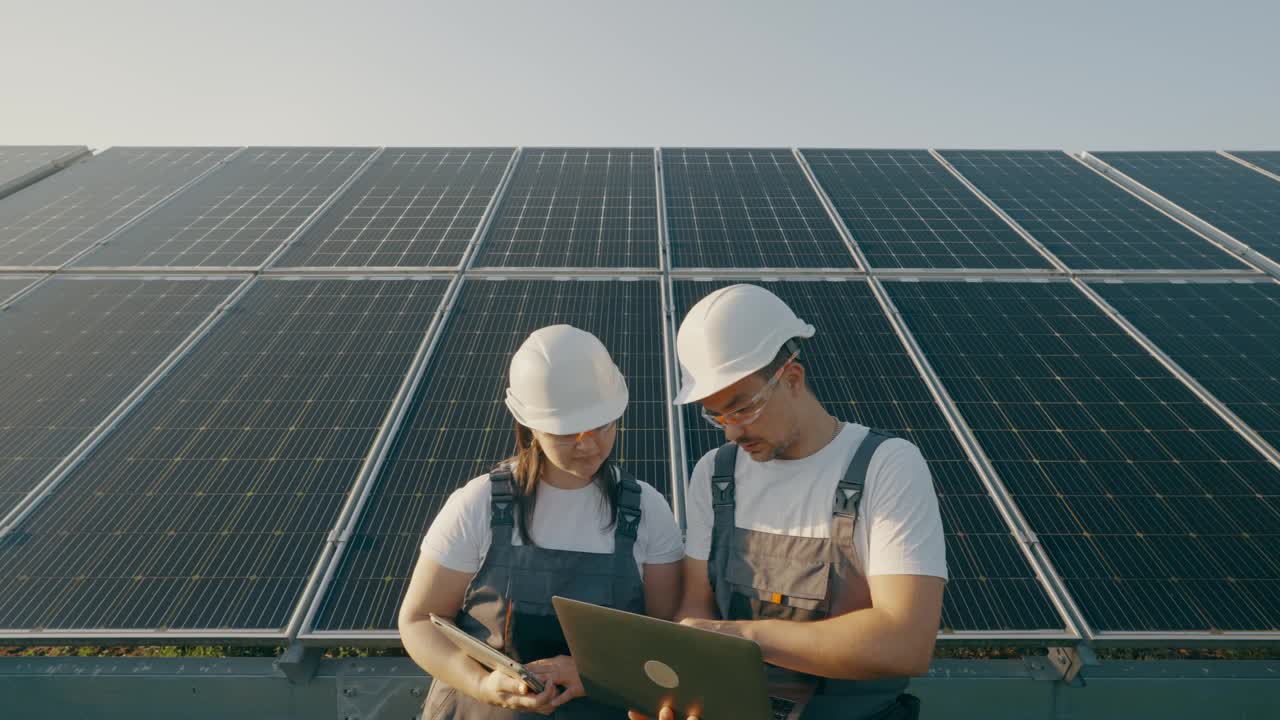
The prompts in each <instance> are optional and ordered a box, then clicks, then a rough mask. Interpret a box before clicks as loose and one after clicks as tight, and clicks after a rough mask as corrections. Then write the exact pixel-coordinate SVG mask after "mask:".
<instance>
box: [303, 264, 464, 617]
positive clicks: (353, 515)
mask: <svg viewBox="0 0 1280 720" xmlns="http://www.w3.org/2000/svg"><path fill="white" fill-rule="evenodd" d="M461 284H462V276H461V275H457V274H455V275H453V276H452V277H450V278H449V285H448V286H447V287H446V288H445V291H444V296H443V297H442V298H441V303H442V305H441V306H440V308H439V309H437V310H436V315H435V317H434V318H432V320H431V324H430V325H428V326H427V329H426V330H425V331H424V332H423V334H422V340H421V342H420V343H419V344H418V347H417V349H416V350H415V351H414V356H413V359H412V360H411V361H410V363H409V368H408V369H407V371H406V372H405V375H404V378H403V379H402V380H401V382H400V387H399V388H397V390H396V394H395V397H394V398H393V399H392V401H391V406H390V408H389V409H388V410H387V414H386V416H385V417H384V419H383V421H382V425H381V426H380V427H379V428H378V433H377V436H376V437H375V438H374V441H373V444H372V445H371V446H370V448H369V452H368V454H367V455H366V456H365V461H364V464H363V465H362V466H361V468H360V470H359V473H358V474H357V476H356V479H355V482H354V483H353V484H352V486H351V489H350V490H349V491H348V492H347V499H346V501H345V502H344V503H343V505H342V508H341V509H339V511H338V517H337V518H336V519H335V520H334V523H333V529H332V530H331V531H330V532H329V538H328V543H327V544H326V546H325V548H324V550H323V552H322V554H321V556H320V558H319V559H318V560H317V561H316V565H315V568H314V569H313V570H312V573H311V577H310V579H309V580H308V581H307V585H306V587H305V588H304V589H303V592H302V594H301V595H300V596H299V598H298V603H297V606H296V608H295V609H294V612H293V615H292V616H291V617H290V619H289V623H288V625H287V626H286V629H285V636H286V637H287V638H288V639H289V640H290V641H292V640H294V639H295V638H296V637H297V636H298V635H299V634H300V633H301V632H304V631H305V630H307V629H309V627H310V625H309V623H310V622H311V618H312V617H313V616H314V614H315V611H316V607H315V603H314V602H313V601H314V600H315V599H317V598H319V597H321V596H322V595H323V594H324V592H325V590H326V588H327V587H328V585H329V583H331V582H332V579H333V574H334V572H335V571H336V569H337V563H338V561H339V559H340V558H339V557H338V555H339V554H340V552H341V546H342V545H344V544H345V543H346V542H347V540H348V539H349V538H350V537H351V530H352V527H353V526H354V524H355V522H356V521H357V520H358V519H359V514H360V511H361V509H363V507H364V504H365V502H367V500H368V496H369V492H370V490H371V489H372V485H373V481H374V478H376V477H377V476H378V471H379V470H381V468H382V465H383V463H384V462H385V461H386V459H387V453H388V451H389V450H390V448H391V443H392V442H393V441H394V440H395V436H396V433H397V432H399V430H400V429H401V427H403V422H404V417H405V413H406V412H407V411H408V408H409V397H410V396H412V394H413V392H414V390H415V389H417V387H418V384H419V383H420V382H421V381H422V376H423V373H424V372H425V370H426V367H427V361H428V360H429V359H430V356H431V352H432V351H433V350H434V349H435V346H436V342H437V340H438V339H439V335H440V328H441V327H443V325H444V323H445V320H446V319H447V318H448V314H449V312H450V311H452V309H453V304H454V299H455V298H456V297H457V292H458V288H459V286H460V285H461Z"/></svg>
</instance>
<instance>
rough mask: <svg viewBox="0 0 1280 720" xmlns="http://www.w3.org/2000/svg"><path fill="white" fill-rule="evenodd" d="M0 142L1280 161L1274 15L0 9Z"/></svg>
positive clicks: (1138, 9)
mask: <svg viewBox="0 0 1280 720" xmlns="http://www.w3.org/2000/svg"><path fill="white" fill-rule="evenodd" d="M0 9H2V10H3V11H2V12H0V18H3V24H4V25H5V29H4V32H3V37H4V40H3V42H0V60H2V61H3V67H4V68H5V73H4V80H3V86H2V89H0V98H3V109H2V110H0V144H37V143H39V144H46V143H58V144H62V143H69V144H88V145H90V146H91V147H95V148H102V147H106V146H110V145H169V144H195V145H217V144H227V145H243V144H259V145H263V144H286V145H307V144H336V145H357V144H360V145H399V144H403V145H479V144H501V145H610V144H617V145H722V146H723V145H751V146H767V145H782V146H839V147H926V146H928V147H942V148H945V147H1061V148H1066V149H1069V150H1080V149H1095V150H1106V149H1125V148H1132V149H1148V148H1152V149H1155V148H1195V149H1200V148H1218V147H1225V148H1240V149H1255V148H1265V149H1280V34H1278V31H1280V2H1278V1H1277V0H1261V1H1255V2H1233V1H1232V0H1213V1H1210V0H1200V1H1198V2H1182V1H1181V0H1178V1H1168V0H1166V1H1163V2H1160V1H1143V2H1126V1H1125V0H1110V1H1107V2H1094V1H1092V0H1089V1H1085V0H1071V1H1069V2H1066V1H1064V2H1056V3H1048V2H1039V1H1038V0H1020V1H1010V2H979V1H968V0H950V1H946V2H929V3H923V2H920V3H917V2H891V1H890V0H885V1H884V2H878V3H866V2H840V3H838V2H823V3H817V2H802V1H800V0H790V1H779V2H772V3H761V2H746V1H739V2H700V1H698V0H683V1H682V2H665V1H653V0H642V1H632V2H627V3H620V2H604V1H597V2H586V1H583V2H562V1H560V0H524V1H521V2H480V1H477V0H468V1H458V2H450V3H438V2H430V1H428V0H418V1H416V2H408V1H398V2H390V1H387V2H382V1H375V0H352V1H349V2H342V3H334V2H325V1H323V0H307V1H306V2H302V1H297V0H287V1H286V0H280V1H273V0H249V1H246V0H206V1H205V2H200V3H195V2H186V1H184V0H168V1H167V2H141V1H137V0H111V1H110V2H107V1H104V0H83V1H79V2H59V1H58V0H42V1H41V2H34V1H25V0H0Z"/></svg>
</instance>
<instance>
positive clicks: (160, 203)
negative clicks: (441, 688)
mask: <svg viewBox="0 0 1280 720" xmlns="http://www.w3.org/2000/svg"><path fill="white" fill-rule="evenodd" d="M245 149H246V148H243V147H239V148H235V149H234V150H232V151H231V152H229V153H227V155H226V156H224V157H223V158H222V159H221V160H219V161H217V162H215V163H213V164H212V165H210V166H209V167H208V168H207V169H206V170H205V171H204V172H202V173H200V174H199V175H196V176H195V177H193V178H191V179H190V180H188V181H186V182H185V183H183V184H182V185H179V186H178V187H177V188H176V189H175V190H174V191H173V192H171V193H169V194H168V195H165V196H164V197H162V198H160V199H159V200H157V201H155V202H154V203H152V204H151V205H148V206H147V207H145V208H143V209H142V211H141V212H139V213H138V214H136V215H134V216H133V217H131V218H129V219H128V220H126V221H125V222H124V224H123V225H120V226H118V227H116V229H115V230H112V231H111V232H109V233H107V234H106V235H103V236H102V237H101V238H99V239H98V240H96V241H94V242H93V243H90V245H89V246H88V247H86V248H85V249H83V250H81V251H80V252H78V253H76V254H75V255H72V256H71V257H70V258H68V259H67V261H66V262H64V263H62V264H61V265H59V266H58V268H57V269H59V270H62V269H66V268H69V267H71V266H72V265H74V264H75V263H76V262H78V261H79V260H80V258H82V257H84V256H86V255H88V254H89V253H91V252H93V251H94V250H97V249H98V248H100V247H102V246H103V245H106V244H107V243H109V242H111V241H112V240H115V239H116V238H118V237H120V236H121V235H122V234H124V233H125V232H127V231H128V230H130V229H132V228H133V227H134V226H135V225H137V224H138V223H140V222H142V221H143V220H145V219H146V218H147V217H149V216H151V215H152V214H153V213H155V211H157V210H159V209H160V208H162V207H164V206H165V205H167V204H169V202H170V201H171V200H173V199H174V198H176V197H178V196H179V195H181V194H183V193H185V192H186V191H187V190H189V189H191V188H192V187H194V186H195V185H196V184H198V183H199V182H201V181H202V180H204V179H205V178H207V177H209V176H210V175H212V174H213V173H214V172H216V171H218V170H219V169H221V168H222V167H223V166H225V165H227V164H228V163H230V162H231V161H232V160H234V159H235V158H236V157H238V156H239V155H240V154H241V153H243V152H244V151H245ZM81 269H82V270H88V269H90V268H88V267H85V268H81ZM94 269H96V268H94ZM150 270H151V272H152V273H153V274H154V273H156V272H162V271H163V270H164V269H163V268H150ZM240 272H244V269H243V268H242V269H241V270H240Z"/></svg>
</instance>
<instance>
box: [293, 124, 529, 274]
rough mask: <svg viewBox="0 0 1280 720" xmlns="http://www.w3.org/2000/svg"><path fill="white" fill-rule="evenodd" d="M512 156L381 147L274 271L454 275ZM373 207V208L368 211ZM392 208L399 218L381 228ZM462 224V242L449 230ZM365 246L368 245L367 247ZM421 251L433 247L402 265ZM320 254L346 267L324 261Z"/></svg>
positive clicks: (493, 150) (505, 151) (479, 150)
mask: <svg viewBox="0 0 1280 720" xmlns="http://www.w3.org/2000/svg"><path fill="white" fill-rule="evenodd" d="M515 151H516V148H510V147H462V148H405V147H395V148H386V149H384V150H383V152H382V154H381V155H380V156H379V157H378V158H377V159H376V160H375V162H374V163H373V164H371V165H370V167H369V169H368V170H367V171H366V172H365V173H364V174H363V175H362V176H361V177H360V178H359V179H358V180H357V183H356V186H353V189H350V190H348V191H347V193H346V194H345V195H344V197H343V198H341V199H340V200H339V202H337V203H336V204H335V206H334V207H333V208H331V209H330V210H329V212H328V213H327V214H326V215H325V216H323V217H322V218H321V219H320V220H319V221H318V222H317V223H316V224H315V225H314V226H313V227H312V228H311V229H310V230H309V231H308V232H307V234H306V235H304V236H302V237H300V238H299V239H298V240H297V241H295V242H294V243H293V244H292V248H291V249H289V250H286V252H285V253H284V254H283V255H281V256H280V258H279V259H278V260H277V261H276V263H275V265H276V266H279V267H296V268H298V269H300V270H303V271H304V272H310V271H316V270H317V269H320V268H325V267H327V268H328V269H343V270H345V271H348V272H368V271H404V270H412V269H417V270H420V271H431V272H439V271H442V270H446V271H457V270H461V269H463V268H464V267H465V266H466V258H467V253H468V251H469V250H470V249H471V246H472V245H474V243H475V241H476V237H477V234H478V233H479V232H480V231H481V230H482V228H483V223H484V222H485V219H486V218H487V217H488V216H489V214H490V213H491V212H492V206H493V199H494V197H495V195H496V194H497V191H498V190H499V189H500V188H501V186H502V181H503V179H504V178H505V177H506V175H507V173H509V171H510V167H511V161H512V157H513V154H514V153H515ZM498 160H501V166H500V167H498V163H497V161H498ZM491 164H492V166H493V167H496V168H497V172H496V173H494V178H493V182H492V183H490V182H489V180H488V177H487V170H488V168H489V167H490V166H491ZM477 166H478V169H476V168H477ZM451 170H452V175H449V174H448V173H449V172H450V171H451ZM355 187H358V188H359V189H358V190H357V189H354V188H355ZM379 195H380V196H381V199H380V200H379ZM482 196H483V197H482ZM481 198H482V199H483V201H484V204H483V206H481V207H480V208H479V213H478V214H477V215H476V216H475V217H474V220H473V218H472V215H471V210H472V209H474V208H475V207H476V201H477V200H478V199H481ZM428 202H429V203H430V205H429V206H428V204H427V203H428ZM375 203H377V204H378V207H377V208H373V207H372V205H373V204H375ZM388 206H390V210H388ZM397 207H398V208H400V212H399V215H398V216H397V217H396V218H395V220H394V222H392V223H390V224H388V222H387V216H388V215H390V214H392V213H394V211H395V208H397ZM444 216H447V217H448V224H447V225H443V226H442V225H441V223H440V220H441V218H442V217H444ZM361 217H363V218H364V221H363V224H362V225H360V219H361ZM472 222H474V225H471V223H472ZM357 225H360V227H358V228H357ZM469 225H470V229H469V232H468V233H467V237H466V238H465V239H460V238H457V237H456V233H455V230H461V229H464V228H466V227H468V226H469ZM459 243H460V248H459V249H458V250H457V252H456V257H457V260H455V261H453V262H447V261H446V260H447V259H448V258H452V257H454V256H455V252H454V250H452V249H451V248H453V247H454V246H456V245H458V244H459ZM370 244H376V245H375V246H374V247H372V248H369V247H367V246H368V245H370ZM428 245H434V247H430V248H429V249H427V250H426V252H427V253H429V255H428V257H427V258H426V259H425V260H422V259H416V260H415V261H412V262H409V261H408V260H407V259H408V258H409V257H415V258H416V257H417V256H421V255H423V254H424V252H423V250H424V248H425V247H426V246H428ZM397 247H399V250H396V249H395V248H397ZM326 255H338V256H339V257H340V258H346V259H347V260H346V262H345V263H344V262H343V261H341V260H333V261H325V260H324V257H325V256H326ZM392 255H397V256H396V257H394V258H393V257H391V256H392ZM360 256H367V260H366V261H365V262H363V263H360V262H356V263H353V262H351V260H352V258H354V259H355V260H357V261H358V260H359V259H360Z"/></svg>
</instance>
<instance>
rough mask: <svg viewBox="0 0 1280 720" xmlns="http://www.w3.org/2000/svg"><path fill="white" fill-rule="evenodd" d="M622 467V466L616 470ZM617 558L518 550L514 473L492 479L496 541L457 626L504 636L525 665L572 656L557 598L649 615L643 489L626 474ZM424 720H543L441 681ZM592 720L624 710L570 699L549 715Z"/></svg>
mask: <svg viewBox="0 0 1280 720" xmlns="http://www.w3.org/2000/svg"><path fill="white" fill-rule="evenodd" d="M615 468H616V466H615ZM616 472H617V475H616V477H617V479H618V481H619V482H618V484H617V487H618V514H617V517H616V518H615V526H614V535H613V537H614V547H613V554H611V555H610V554H605V553H588V552H576V551H570V550H548V549H546V548H541V547H537V546H535V545H513V544H512V543H511V538H512V533H513V532H514V531H515V507H516V506H515V494H514V493H515V484H514V482H513V480H512V476H511V470H510V469H508V468H499V469H496V470H494V471H493V472H492V473H490V480H491V481H492V482H491V484H490V486H489V493H490V500H489V512H490V521H489V522H490V527H491V531H492V533H493V542H492V544H491V545H490V547H489V553H488V555H486V557H485V559H484V563H483V564H482V565H481V566H480V570H479V571H478V572H477V573H476V575H475V577H474V578H472V580H471V585H470V586H469V587H468V588H467V592H466V595H465V596H464V597H463V602H462V610H461V612H460V613H459V614H458V617H457V620H456V622H457V625H458V627H460V628H462V629H463V630H465V631H467V633H469V634H470V635H472V636H473V637H476V638H479V639H481V640H486V641H487V640H488V639H489V638H491V637H500V638H502V639H503V641H504V646H503V647H504V648H505V650H506V653H507V654H508V655H510V656H511V657H513V658H515V659H516V660H519V661H520V662H526V663H527V662H530V661H532V660H538V659H541V658H548V657H554V656H556V655H568V654H569V646H568V644H567V643H566V642H565V639H564V633H563V632H562V631H561V629H560V622H559V620H558V619H557V618H556V614H555V610H554V609H553V608H552V606H551V597H552V596H553V595H559V596H561V597H567V598H573V599H574V600H582V601H584V602H590V603H595V604H597V605H605V606H608V607H613V608H618V609H621V610H628V611H630V612H637V613H643V612H644V584H643V583H642V581H641V579H640V572H639V570H638V568H637V567H636V560H635V555H634V554H633V552H634V547H635V542H636V533H637V532H638V531H639V529H640V484H639V483H638V482H637V481H636V480H635V479H634V478H632V477H631V476H630V475H628V474H626V473H625V472H623V471H622V470H621V469H616ZM422 717H423V720H435V719H436V718H447V719H456V720H517V719H519V720H532V719H533V718H538V719H539V720H541V719H542V718H543V717H544V716H542V715H538V714H535V713H521V712H516V711H514V710H507V709H504V708H500V707H495V706H493V705H489V704H487V703H483V702H480V701H479V700H476V699H474V698H472V697H470V696H468V695H465V694H463V693H459V692H457V690H456V689H455V688H452V687H449V686H448V685H445V684H444V683H442V682H433V683H432V684H431V691H430V692H428V693H427V699H426V702H425V703H424V705H423V710H422ZM551 717H554V718H572V719H573V720H589V719H594V718H605V717H608V718H614V719H616V718H619V717H625V711H621V710H618V709H616V708H611V707H608V706H605V705H601V704H599V703H596V702H593V701H592V700H590V699H589V698H585V697H583V698H578V699H576V700H571V701H569V702H568V703H566V704H565V705H563V706H561V707H560V708H559V709H558V710H556V712H555V713H554V714H553V715H552V716H551Z"/></svg>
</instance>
